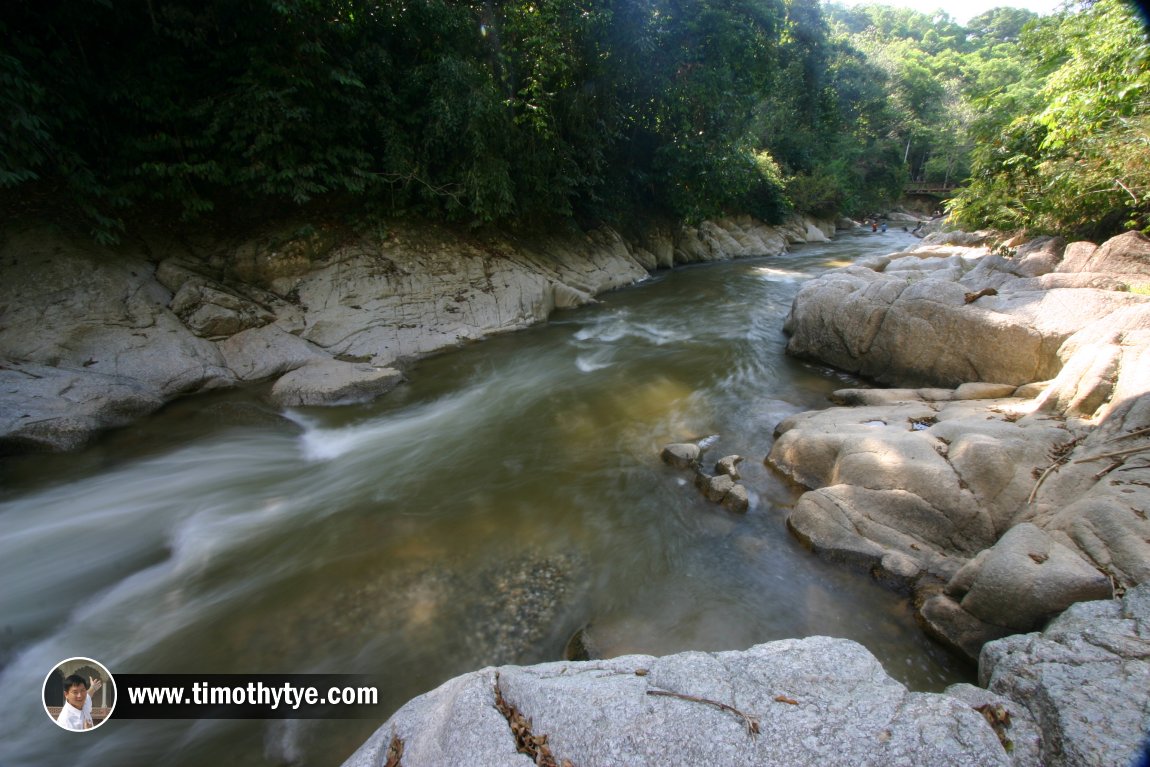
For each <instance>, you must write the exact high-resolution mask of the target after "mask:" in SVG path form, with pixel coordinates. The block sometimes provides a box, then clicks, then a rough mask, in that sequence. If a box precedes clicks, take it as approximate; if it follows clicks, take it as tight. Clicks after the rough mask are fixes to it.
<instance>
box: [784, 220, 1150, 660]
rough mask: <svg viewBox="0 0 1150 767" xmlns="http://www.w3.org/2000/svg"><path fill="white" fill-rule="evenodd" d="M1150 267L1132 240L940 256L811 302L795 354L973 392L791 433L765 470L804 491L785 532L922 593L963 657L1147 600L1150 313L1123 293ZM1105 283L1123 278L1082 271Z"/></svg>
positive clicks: (886, 265) (885, 402) (932, 617)
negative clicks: (1069, 619) (1067, 614)
mask: <svg viewBox="0 0 1150 767" xmlns="http://www.w3.org/2000/svg"><path fill="white" fill-rule="evenodd" d="M1146 253H1150V240H1147V239H1146V238H1144V237H1142V236H1141V235H1133V234H1128V235H1123V236H1122V237H1118V238H1114V239H1113V240H1111V241H1109V242H1107V243H1106V244H1105V245H1104V246H1103V247H1102V248H1093V247H1092V246H1091V247H1089V248H1087V247H1084V246H1083V245H1081V244H1077V243H1076V244H1072V245H1071V246H1068V247H1066V248H1063V246H1062V244H1061V243H1060V242H1059V241H1057V240H1055V239H1044V240H1040V241H1036V242H1033V243H1029V244H1027V243H1024V244H1022V245H1020V246H1019V247H1018V250H1017V251H1016V253H1015V257H1014V258H1007V257H1003V256H1002V255H999V254H991V253H989V252H982V253H978V252H972V251H969V250H966V251H962V250H956V249H955V246H951V245H946V244H943V243H935V244H932V245H930V246H928V247H927V248H926V249H920V250H918V251H916V252H914V253H910V254H904V255H901V256H891V257H889V258H887V259H877V260H872V261H870V262H868V263H867V264H866V265H856V266H853V267H849V268H847V269H840V270H837V271H835V272H831V273H829V274H827V275H825V276H824V277H821V278H819V279H817V280H813V281H812V282H810V283H808V285H807V287H806V288H804V291H802V292H800V293H799V296H798V298H796V301H795V305H794V308H793V310H792V313H791V316H790V318H789V319H788V329H789V330H790V332H791V333H792V339H791V346H790V347H788V348H790V349H791V350H792V351H797V352H801V353H804V354H811V355H816V356H818V357H819V358H820V359H823V360H824V361H827V362H830V363H832V364H835V365H838V366H840V367H845V368H847V369H850V370H858V371H861V372H864V373H867V374H869V375H873V376H875V377H878V378H883V377H885V378H888V379H890V380H896V381H900V382H902V381H906V382H909V383H917V384H922V383H939V382H948V381H954V380H955V379H956V378H958V377H959V376H961V375H962V374H963V373H967V374H969V375H970V376H971V378H970V379H969V381H970V382H968V383H963V384H962V385H960V386H959V387H958V388H957V389H955V390H953V391H946V390H939V389H937V388H919V389H896V390H865V389H854V390H844V391H841V392H836V394H835V395H834V399H835V401H836V402H838V403H839V404H843V405H851V406H853V407H849V408H833V409H831V410H828V411H823V412H819V413H805V414H799V415H796V416H792V417H790V418H788V419H786V420H785V421H783V422H782V423H781V424H780V425H779V427H778V429H777V434H778V439H777V441H776V443H775V445H774V447H773V449H772V451H771V454H770V455H769V456H768V459H767V460H768V462H769V463H770V464H771V465H773V466H775V467H776V468H778V469H779V470H780V471H782V472H783V473H785V474H786V475H788V476H790V477H791V478H793V479H794V480H796V481H797V482H799V483H801V484H803V485H805V486H806V487H808V488H810V492H808V493H806V494H804V495H803V496H802V497H801V498H800V499H799V502H798V503H797V504H796V506H795V508H794V510H793V511H792V512H791V514H790V515H789V517H788V520H787V524H788V526H789V528H790V529H791V530H792V531H793V532H794V533H795V534H796V535H797V537H798V538H799V539H800V540H802V541H803V542H804V543H806V544H807V545H809V546H810V547H811V548H812V549H813V550H815V551H816V552H819V553H821V554H823V555H825V556H827V557H829V558H832V559H837V560H840V561H844V562H848V563H851V564H853V565H856V566H860V567H863V568H865V569H868V570H870V571H871V572H873V573H874V574H875V575H876V576H877V577H878V578H879V579H880V580H881V581H882V582H883V583H886V584H887V585H891V586H894V587H896V588H902V589H909V590H912V591H915V592H916V593H917V595H918V599H917V601H918V603H919V604H920V605H921V607H920V613H919V617H920V618H921V620H922V622H923V625H924V627H925V628H926V629H927V630H928V632H930V633H931V634H933V635H934V636H936V637H937V638H939V639H941V640H943V641H944V642H947V643H949V644H950V645H952V646H953V647H955V648H957V649H959V650H960V651H962V652H965V653H966V654H968V655H970V656H971V657H976V656H977V654H978V652H979V650H980V648H981V647H982V645H983V644H984V643H985V642H987V641H990V640H992V639H996V638H998V637H1001V636H1003V635H1004V634H1007V633H1011V632H1016V631H1026V630H1030V629H1032V628H1034V627H1035V626H1036V625H1037V624H1039V623H1040V622H1041V621H1043V620H1045V619H1047V618H1049V617H1050V616H1052V615H1054V614H1057V613H1058V612H1059V611H1060V610H1063V609H1065V608H1066V607H1067V606H1069V605H1070V604H1072V603H1074V602H1075V601H1078V600H1082V599H1091V598H1097V597H1099V596H1103V595H1105V594H1107V593H1109V590H1110V588H1111V587H1112V584H1116V585H1117V586H1118V587H1130V586H1133V585H1135V584H1138V583H1142V582H1145V581H1147V580H1150V521H1148V519H1147V514H1146V510H1147V508H1150V489H1148V488H1150V466H1147V464H1146V462H1145V456H1146V455H1147V454H1148V453H1150V431H1148V430H1147V428H1146V426H1147V424H1150V299H1147V297H1146V296H1142V295H1138V294H1132V293H1129V292H1127V291H1126V290H1125V287H1126V284H1128V281H1129V279H1131V275H1135V276H1136V275H1137V274H1138V271H1137V270H1138V269H1140V268H1142V266H1141V265H1143V264H1144V263H1145V259H1146ZM1068 261H1069V263H1068ZM1052 268H1057V269H1060V270H1066V271H1059V272H1051V271H1050V270H1051V269H1052ZM1100 268H1113V269H1121V270H1125V271H1124V272H1117V273H1115V274H1111V275H1101V276H1100V275H1097V274H1094V273H1092V272H1086V271H1082V270H1083V269H1100ZM1025 275H1031V276H1025ZM1123 275H1125V276H1123ZM1076 280H1077V282H1076ZM1086 285H1092V287H1086ZM964 291H965V292H964ZM804 293H806V295H804ZM1044 379H1049V380H1044ZM985 381H994V382H996V383H995V384H987V383H981V382H985ZM1040 381H1041V383H1039V382H1040ZM1028 382H1034V383H1028ZM1013 384H1021V385H1019V386H1018V387H1017V389H1015V390H1013V391H1011V389H1010V386H1011V385H1013ZM1008 393H1012V394H1013V395H1014V396H1013V397H1010V396H1007V395H1008ZM979 397H1002V398H1001V399H985V400H980V399H978V398H979ZM944 586H945V588H943V587H944Z"/></svg>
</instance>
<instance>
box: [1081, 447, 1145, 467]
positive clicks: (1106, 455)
mask: <svg viewBox="0 0 1150 767" xmlns="http://www.w3.org/2000/svg"><path fill="white" fill-rule="evenodd" d="M1143 450H1150V445H1140V446H1138V447H1132V448H1128V449H1126V450H1115V451H1113V452H1110V453H1099V454H1098V455H1091V456H1087V457H1086V458H1079V459H1078V460H1077V461H1075V463H1086V462H1087V461H1098V460H1101V459H1103V458H1117V457H1118V456H1120V455H1131V454H1132V453H1141V452H1142V451H1143Z"/></svg>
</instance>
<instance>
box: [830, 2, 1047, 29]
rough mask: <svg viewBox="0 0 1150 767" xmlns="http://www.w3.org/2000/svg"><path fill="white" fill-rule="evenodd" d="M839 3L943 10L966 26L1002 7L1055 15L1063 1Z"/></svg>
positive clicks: (929, 11) (929, 10)
mask: <svg viewBox="0 0 1150 767" xmlns="http://www.w3.org/2000/svg"><path fill="white" fill-rule="evenodd" d="M837 2H839V3H840V4H842V5H846V6H852V5H864V4H866V3H875V4H878V5H894V6H898V7H900V8H913V9H914V10H916V11H922V12H923V13H933V12H934V11H937V10H939V9H940V8H941V9H942V10H944V11H946V12H947V13H948V14H949V15H950V17H951V18H952V19H954V20H955V21H957V22H958V23H960V24H965V23H966V22H968V21H970V20H971V19H972V18H974V17H975V16H977V15H978V14H980V13H985V12H986V11H989V10H990V9H991V8H999V7H1002V6H1010V7H1012V8H1026V9H1028V10H1031V11H1034V12H1035V13H1042V14H1046V13H1053V12H1054V11H1056V10H1058V9H1059V8H1060V7H1061V6H1062V0H837Z"/></svg>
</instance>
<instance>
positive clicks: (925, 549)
mask: <svg viewBox="0 0 1150 767" xmlns="http://www.w3.org/2000/svg"><path fill="white" fill-rule="evenodd" d="M973 391H974V392H975V393H977V392H978V390H977V389H974V390H973ZM909 394H910V392H904V393H903V398H902V401H899V402H895V403H894V404H888V405H875V406H859V407H851V408H831V409H828V410H823V411H814V412H808V413H801V414H798V415H796V416H792V417H790V418H787V419H785V420H784V421H783V422H782V423H781V424H779V426H778V428H777V430H776V433H777V434H778V438H777V440H776V442H775V444H774V446H773V447H772V449H771V452H770V454H769V455H768V457H767V461H768V463H769V464H770V465H771V466H773V467H774V468H776V469H778V470H779V471H781V472H783V473H784V474H786V475H787V476H789V477H791V478H792V479H794V480H795V481H796V482H799V483H800V484H802V485H804V486H806V487H808V488H811V492H808V493H806V494H804V495H803V496H802V497H801V498H800V499H799V502H798V503H797V504H796V506H795V508H794V510H793V511H792V512H791V514H790V515H789V516H788V520H787V524H788V526H789V527H790V529H791V530H792V532H794V533H795V534H796V535H797V536H798V537H799V538H800V540H802V541H804V542H805V543H806V544H807V545H809V546H811V547H812V548H813V549H815V550H816V551H818V552H820V553H822V554H824V555H827V556H828V557H829V558H832V559H839V560H843V561H847V562H849V563H851V564H855V565H858V566H862V567H864V568H866V569H869V570H876V569H878V570H882V569H883V568H882V562H883V558H884V557H885V556H886V555H887V554H888V553H891V552H894V553H898V554H901V555H903V556H905V557H909V558H910V559H912V560H914V561H915V562H916V564H917V566H918V568H920V569H921V570H922V571H923V572H924V573H929V574H932V575H933V576H935V577H936V578H938V579H941V580H942V581H946V580H949V579H950V578H951V577H952V576H953V575H954V574H955V573H956V572H957V571H958V569H959V568H960V567H961V566H962V565H963V564H964V563H965V561H966V560H967V559H968V558H970V557H973V556H974V555H975V554H977V553H978V552H980V551H982V550H983V549H984V548H987V547H989V546H991V545H993V544H994V542H995V541H996V540H997V539H998V538H999V536H1001V535H1002V533H1003V532H1005V531H1006V530H1007V529H1008V528H1009V527H1010V526H1011V524H1012V522H1013V519H1014V516H1015V515H1016V513H1017V511H1018V508H1019V506H1020V505H1021V504H1022V503H1023V502H1025V500H1026V498H1027V496H1028V494H1029V493H1030V491H1031V488H1032V487H1033V485H1034V478H1033V472H1034V471H1035V469H1038V468H1040V467H1043V466H1045V465H1046V464H1047V463H1049V458H1048V454H1049V452H1050V451H1051V450H1053V449H1054V448H1055V447H1056V446H1058V445H1060V444H1064V443H1066V442H1067V441H1069V440H1070V436H1069V435H1068V434H1067V433H1066V431H1065V430H1063V429H1060V428H1058V427H1057V426H1056V425H1054V424H1051V423H1050V422H1048V421H1046V420H1043V419H1036V418H1030V419H1026V418H1019V417H1017V416H1018V415H1019V413H1018V412H1017V411H1015V410H1013V408H1015V407H1018V406H1020V405H1021V402H1020V401H1017V400H982V399H975V400H957V399H950V400H949V401H937V400H936V401H933V402H923V401H916V400H914V399H911V398H910V397H909ZM840 396H841V395H840ZM934 396H935V397H939V396H940V395H938V394H934ZM950 396H951V397H952V398H953V397H954V396H955V393H951V395H950ZM996 410H997V412H995V411H996ZM884 577H885V576H884Z"/></svg>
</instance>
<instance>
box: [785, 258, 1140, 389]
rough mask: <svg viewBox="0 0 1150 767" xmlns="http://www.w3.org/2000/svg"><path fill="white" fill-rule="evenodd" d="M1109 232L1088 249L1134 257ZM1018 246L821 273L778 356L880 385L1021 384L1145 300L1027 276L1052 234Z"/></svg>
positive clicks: (1041, 268)
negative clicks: (808, 360)
mask: <svg viewBox="0 0 1150 767" xmlns="http://www.w3.org/2000/svg"><path fill="white" fill-rule="evenodd" d="M1124 237H1126V236H1124ZM1119 239H1120V238H1115V240H1112V241H1110V242H1108V243H1107V244H1106V245H1104V246H1103V248H1100V249H1099V250H1100V251H1107V252H1111V251H1114V252H1122V253H1124V254H1126V255H1127V256H1128V257H1129V259H1132V262H1133V263H1140V261H1138V260H1137V258H1136V257H1135V256H1133V255H1130V253H1131V252H1132V247H1133V246H1132V244H1139V247H1140V243H1141V240H1137V238H1130V237H1126V240H1129V242H1126V240H1123V241H1121V242H1118V240H1119ZM1124 246H1126V247H1125V248H1124V249H1123V247H1124ZM1020 251H1023V256H1022V258H1021V259H1018V260H1011V259H1005V258H1002V257H1001V256H998V255H992V254H990V253H989V251H988V250H986V249H974V250H972V249H961V248H960V249H955V248H953V247H949V248H943V249H941V250H940V247H939V246H937V245H933V246H924V247H923V248H920V249H916V250H915V251H912V252H909V253H907V254H903V255H900V256H897V257H892V258H890V259H888V260H885V261H879V262H876V263H872V264H867V265H856V266H850V267H845V268H843V269H838V270H835V271H832V272H829V273H827V274H826V275H823V276H821V277H819V278H818V279H815V280H811V281H809V282H808V283H806V284H805V285H804V286H803V288H802V290H800V291H799V293H798V295H797V296H796V297H795V301H794V305H793V306H792V308H791V312H790V315H789V316H788V318H787V320H786V323H785V330H786V331H787V332H788V333H790V335H791V338H790V340H789V342H788V344H787V351H788V352H789V353H791V354H794V355H796V356H801V357H815V358H818V359H820V360H822V361H823V362H827V363H829V364H832V365H835V366H836V367H839V368H842V369H845V370H849V371H852V372H857V373H861V374H863V375H866V376H870V377H872V378H875V379H876V380H878V381H881V382H884V383H899V384H902V385H906V384H911V385H923V384H926V385H942V386H956V385H958V384H960V383H965V382H968V381H993V382H996V383H1002V384H1014V385H1021V384H1025V383H1029V382H1031V381H1042V380H1048V379H1050V378H1053V377H1054V376H1055V375H1056V374H1057V373H1058V371H1059V370H1060V369H1061V368H1062V360H1061V359H1060V357H1059V348H1060V347H1061V345H1062V343H1063V342H1064V341H1066V340H1067V339H1068V338H1069V337H1070V336H1071V335H1073V334H1074V333H1076V332H1078V331H1079V330H1080V329H1081V328H1082V327H1083V326H1085V325H1088V324H1089V323H1091V322H1093V321H1096V320H1100V319H1103V318H1105V317H1107V316H1108V315H1110V314H1111V313H1113V312H1115V311H1117V310H1119V309H1122V308H1124V307H1136V306H1140V305H1145V304H1147V302H1148V299H1147V298H1146V297H1145V296H1141V295H1137V294H1132V293H1128V292H1125V291H1121V290H1113V289H1102V288H1098V287H1051V286H1049V285H1047V284H1046V283H1042V282H1036V280H1043V279H1044V277H1043V276H1042V275H1045V277H1051V276H1052V275H1050V274H1049V272H1050V270H1051V269H1052V268H1053V267H1054V266H1055V265H1057V264H1058V263H1059V261H1058V258H1059V255H1060V253H1061V252H1062V246H1061V244H1060V243H1059V242H1058V241H1057V240H1045V241H1042V242H1041V243H1039V244H1038V245H1036V246H1034V247H1031V248H1030V249H1027V247H1026V246H1024V247H1022V248H1020ZM1111 260H1114V259H1111ZM1122 263H1123V264H1126V263H1127V262H1126V261H1124V262H1122ZM1124 268H1128V267H1124ZM1130 268H1132V267H1130ZM1056 284H1057V283H1051V285H1056ZM1073 284H1076V285H1077V284H1082V285H1091V284H1093V283H1092V282H1091V281H1090V279H1088V278H1083V281H1081V282H1079V283H1073ZM1105 287H1108V288H1109V287H1115V285H1114V283H1106V285H1105Z"/></svg>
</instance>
